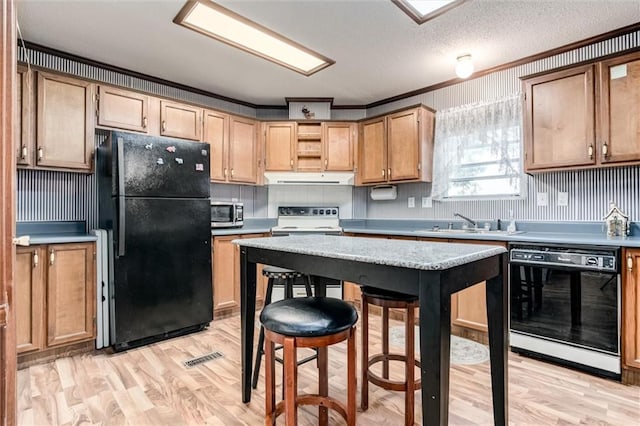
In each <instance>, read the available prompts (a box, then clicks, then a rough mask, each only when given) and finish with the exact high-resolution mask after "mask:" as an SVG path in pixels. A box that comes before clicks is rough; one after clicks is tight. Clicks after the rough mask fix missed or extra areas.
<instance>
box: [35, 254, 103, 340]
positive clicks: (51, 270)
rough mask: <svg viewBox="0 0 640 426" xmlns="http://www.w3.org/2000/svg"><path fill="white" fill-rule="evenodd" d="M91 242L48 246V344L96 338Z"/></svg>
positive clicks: (93, 264) (93, 265) (46, 259)
mask: <svg viewBox="0 0 640 426" xmlns="http://www.w3.org/2000/svg"><path fill="white" fill-rule="evenodd" d="M94 252H95V244H94V243H78V244H55V245H49V246H48V247H47V253H46V256H45V258H44V259H42V260H43V261H45V262H47V291H46V295H47V345H48V346H55V345H61V344H66V343H72V342H76V341H82V340H90V339H92V338H94V337H95V309H96V308H95V305H96V300H95V279H96V278H95V263H94Z"/></svg>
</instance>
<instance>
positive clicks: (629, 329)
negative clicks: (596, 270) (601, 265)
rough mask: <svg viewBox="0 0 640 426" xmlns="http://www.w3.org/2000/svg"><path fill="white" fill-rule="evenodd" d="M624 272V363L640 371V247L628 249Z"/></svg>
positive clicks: (625, 253) (625, 254)
mask: <svg viewBox="0 0 640 426" xmlns="http://www.w3.org/2000/svg"><path fill="white" fill-rule="evenodd" d="M624 256H625V261H626V262H625V263H626V264H625V265H624V269H623V272H622V277H623V280H622V282H623V284H622V287H623V288H622V293H623V294H622V364H623V365H624V366H625V367H629V368H633V369H636V370H637V371H640V249H626V250H625V252H624Z"/></svg>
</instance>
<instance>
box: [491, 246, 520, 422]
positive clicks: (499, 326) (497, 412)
mask: <svg viewBox="0 0 640 426" xmlns="http://www.w3.org/2000/svg"><path fill="white" fill-rule="evenodd" d="M499 259H500V275H498V276H496V277H494V278H491V279H489V280H487V287H486V298H487V319H488V322H489V323H488V326H489V354H490V357H491V392H492V396H493V422H494V424H496V425H500V426H502V425H506V424H508V421H509V412H508V411H509V404H508V395H507V393H508V385H507V383H508V375H507V349H508V345H509V335H508V333H509V329H508V324H509V322H508V317H507V315H508V311H509V301H508V298H507V297H508V291H507V285H508V283H507V276H508V274H507V254H506V253H505V254H503V255H500V258H499ZM529 303H531V302H529Z"/></svg>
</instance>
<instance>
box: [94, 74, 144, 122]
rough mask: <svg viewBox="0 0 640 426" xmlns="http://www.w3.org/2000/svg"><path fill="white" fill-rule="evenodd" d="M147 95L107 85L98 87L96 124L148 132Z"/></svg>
mask: <svg viewBox="0 0 640 426" xmlns="http://www.w3.org/2000/svg"><path fill="white" fill-rule="evenodd" d="M148 109H149V96H147V95H142V94H140V93H135V92H130V91H126V90H121V89H116V88H113V87H109V86H100V87H99V88H98V125H99V126H106V127H115V128H118V129H125V130H134V131H136V132H143V133H147V132H148Z"/></svg>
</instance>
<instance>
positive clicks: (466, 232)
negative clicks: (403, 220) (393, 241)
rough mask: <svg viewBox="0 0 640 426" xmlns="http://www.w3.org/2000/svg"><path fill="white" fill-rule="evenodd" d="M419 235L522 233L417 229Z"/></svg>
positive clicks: (491, 230) (517, 232) (471, 229)
mask: <svg viewBox="0 0 640 426" xmlns="http://www.w3.org/2000/svg"><path fill="white" fill-rule="evenodd" d="M415 232H417V233H420V234H436V235H437V234H487V235H513V234H522V233H523V231H515V232H507V231H502V230H497V229H489V230H487V229H482V228H480V229H475V228H469V229H441V228H438V229H419V230H417V231H415Z"/></svg>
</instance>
